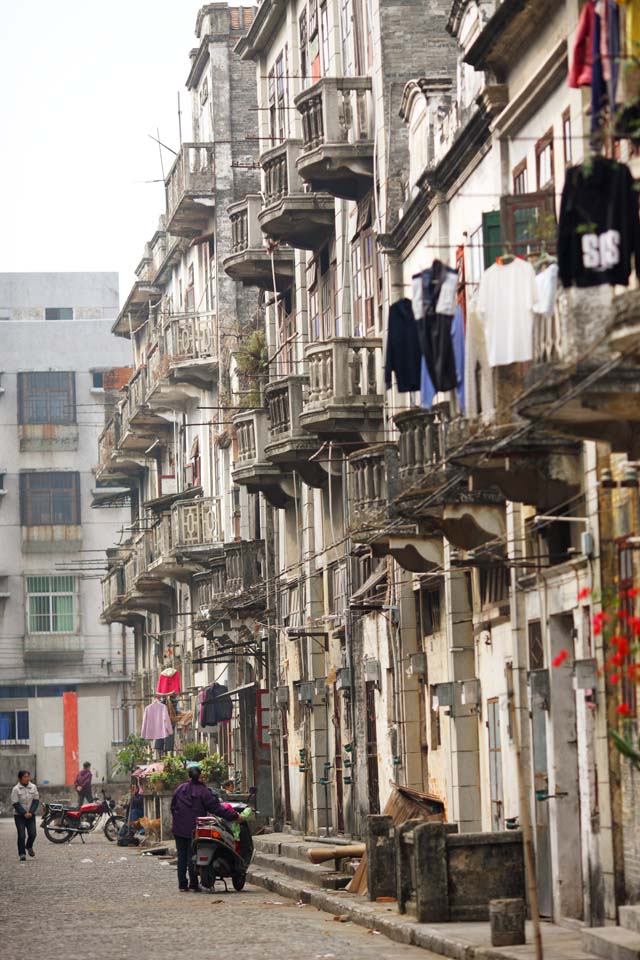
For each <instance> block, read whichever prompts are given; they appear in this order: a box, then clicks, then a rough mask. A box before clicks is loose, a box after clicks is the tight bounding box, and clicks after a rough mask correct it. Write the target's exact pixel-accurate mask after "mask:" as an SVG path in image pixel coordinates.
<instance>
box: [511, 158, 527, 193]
mask: <svg viewBox="0 0 640 960" xmlns="http://www.w3.org/2000/svg"><path fill="white" fill-rule="evenodd" d="M513 192H514V193H515V194H520V193H526V192H527V161H526V159H525V160H521V161H520V163H519V164H518V165H517V166H515V167H514V168H513Z"/></svg>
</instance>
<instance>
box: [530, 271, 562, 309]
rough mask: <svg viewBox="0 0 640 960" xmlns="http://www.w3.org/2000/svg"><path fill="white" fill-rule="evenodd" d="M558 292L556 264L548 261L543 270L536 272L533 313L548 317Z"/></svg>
mask: <svg viewBox="0 0 640 960" xmlns="http://www.w3.org/2000/svg"><path fill="white" fill-rule="evenodd" d="M557 294H558V264H557V263H550V264H549V265H548V266H547V267H545V268H544V270H540V272H539V273H536V302H535V303H534V305H533V310H534V313H539V314H541V315H542V316H544V317H550V316H551V314H552V313H553V312H554V310H555V306H556V298H557Z"/></svg>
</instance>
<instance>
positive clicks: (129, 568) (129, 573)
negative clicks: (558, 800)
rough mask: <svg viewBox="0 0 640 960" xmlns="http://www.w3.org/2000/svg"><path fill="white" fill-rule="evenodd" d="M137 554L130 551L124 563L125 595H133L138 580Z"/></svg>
mask: <svg viewBox="0 0 640 960" xmlns="http://www.w3.org/2000/svg"><path fill="white" fill-rule="evenodd" d="M138 563H139V558H138V553H137V551H136V550H130V551H129V554H128V556H127V557H126V559H125V561H124V589H125V593H126V594H130V593H133V592H134V590H135V586H136V580H137V579H138Z"/></svg>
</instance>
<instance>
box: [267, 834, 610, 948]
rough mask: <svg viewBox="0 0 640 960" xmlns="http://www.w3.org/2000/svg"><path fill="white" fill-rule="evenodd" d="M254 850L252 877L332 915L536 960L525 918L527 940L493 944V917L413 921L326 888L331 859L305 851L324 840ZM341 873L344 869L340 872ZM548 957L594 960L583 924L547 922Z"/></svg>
mask: <svg viewBox="0 0 640 960" xmlns="http://www.w3.org/2000/svg"><path fill="white" fill-rule="evenodd" d="M254 842H255V844H256V854H255V857H254V862H253V864H252V866H251V869H250V871H249V880H250V882H251V883H255V884H259V885H260V886H262V887H265V888H266V889H267V890H270V891H272V892H274V893H276V894H277V895H278V896H281V897H288V898H290V899H293V900H296V901H301V902H303V903H308V904H310V905H311V906H313V907H316V908H317V909H318V910H324V911H326V912H327V913H331V914H333V916H334V917H340V918H343V917H344V918H348V920H349V921H351V922H353V923H357V924H358V925H359V926H363V927H367V928H368V929H370V930H377V931H378V932H379V933H382V934H384V935H385V936H387V937H389V938H390V939H391V940H395V941H396V942H398V943H406V944H413V945H414V946H418V947H423V948H424V949H426V950H430V951H431V952H432V953H436V954H440V955H441V956H445V957H450V958H451V960H534V956H535V952H534V946H533V933H532V929H531V924H527V943H526V944H524V945H522V946H518V947H493V946H491V933H490V927H489V923H488V922H486V923H436V924H421V923H415V922H414V921H413V920H412V919H411V918H410V917H408V916H406V915H401V914H399V913H398V912H397V907H396V906H395V905H394V904H390V903H371V902H370V901H369V900H367V899H366V897H361V896H359V895H357V894H352V893H348V892H347V891H345V890H331V889H322V886H323V885H324V886H326V885H327V884H326V883H323V881H328V880H330V879H331V878H332V877H335V876H336V874H335V866H334V863H333V861H329V862H328V863H327V864H324V865H322V864H321V865H315V864H312V863H309V861H308V860H307V859H306V851H307V850H308V849H310V848H311V847H318V846H321V845H322V844H321V843H317V842H309V841H305V840H303V838H302V837H295V836H292V835H291V834H270V835H269V834H268V835H266V836H264V837H255V839H254ZM338 876H340V875H338ZM542 937H543V947H544V956H545V960H593V954H589V953H585V951H584V950H583V948H582V942H581V930H580V929H572V928H567V927H560V926H557V925H556V924H553V923H544V924H543V927H542Z"/></svg>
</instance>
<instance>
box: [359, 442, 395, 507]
mask: <svg viewBox="0 0 640 960" xmlns="http://www.w3.org/2000/svg"><path fill="white" fill-rule="evenodd" d="M397 478H398V448H397V446H396V445H395V444H394V443H385V444H379V445H376V446H375V447H370V448H368V449H367V450H363V451H361V452H358V453H355V454H352V455H351V456H350V457H349V495H350V505H351V514H352V520H353V521H354V523H355V525H356V526H370V525H371V524H372V523H375V522H379V521H380V520H381V519H382V518H383V517H385V516H386V513H387V508H388V504H389V500H390V499H393V498H394V497H395V496H396V493H397Z"/></svg>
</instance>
